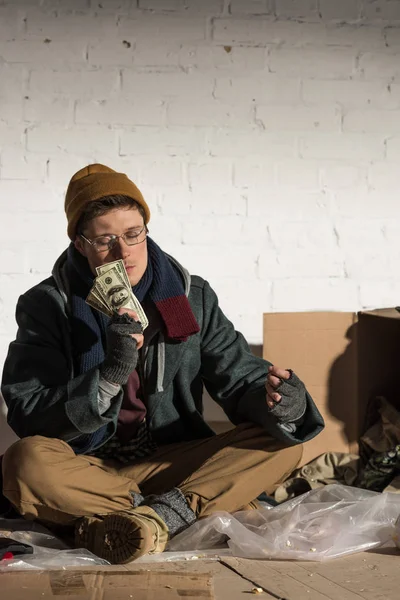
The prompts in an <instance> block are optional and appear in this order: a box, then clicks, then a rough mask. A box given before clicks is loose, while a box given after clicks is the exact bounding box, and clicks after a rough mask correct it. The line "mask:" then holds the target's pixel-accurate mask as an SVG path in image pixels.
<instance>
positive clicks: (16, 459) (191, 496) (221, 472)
mask: <svg viewBox="0 0 400 600" xmlns="http://www.w3.org/2000/svg"><path fill="white" fill-rule="evenodd" d="M301 454H302V448H301V446H294V447H289V448H285V447H284V445H283V444H282V442H279V441H277V440H274V439H272V438H271V437H269V436H267V435H266V433H265V432H264V430H262V429H261V428H259V427H256V426H254V425H252V424H244V425H240V426H238V427H236V428H235V429H233V430H231V431H228V432H226V433H223V434H220V435H217V436H215V437H212V438H207V439H202V440H196V441H193V442H184V443H179V444H172V445H168V446H162V447H160V448H159V449H158V450H157V451H156V452H155V453H154V454H152V455H151V456H149V457H146V458H143V459H140V460H137V461H135V462H134V463H133V464H131V465H128V466H127V465H123V464H122V463H120V462H118V461H114V460H104V459H100V458H95V457H93V456H86V455H76V454H75V453H74V452H73V450H72V449H71V447H70V446H69V445H68V444H67V443H66V442H63V441H61V440H59V439H53V438H45V437H41V436H34V437H28V438H24V439H22V440H20V441H18V442H16V443H15V444H14V445H13V446H11V447H10V448H9V449H8V450H7V452H6V454H5V455H4V458H3V481H4V483H3V488H4V489H3V493H4V495H5V496H6V497H7V498H8V499H9V501H10V502H11V503H12V504H13V505H14V507H15V508H16V509H17V511H18V512H19V513H20V514H21V515H23V516H24V517H25V518H26V519H39V520H41V521H45V522H47V523H54V524H60V525H68V524H70V523H72V522H73V521H74V520H76V519H77V518H79V517H82V516H84V515H87V516H91V515H97V514H100V515H101V514H107V513H112V512H116V511H119V510H126V509H129V508H131V507H132V497H131V495H130V492H131V491H133V492H140V493H142V494H143V495H144V496H147V495H148V494H160V493H162V492H166V491H168V490H170V489H171V488H172V487H179V488H180V489H181V491H182V492H183V494H184V495H185V497H186V499H187V501H188V504H189V506H190V507H191V508H192V510H193V511H194V512H195V513H196V515H197V516H198V517H205V516H208V515H210V514H211V513H213V512H215V511H218V510H224V511H228V512H234V511H236V510H240V509H242V508H245V507H247V505H248V504H249V503H250V502H251V501H253V500H254V499H255V498H257V496H258V495H259V494H260V493H261V492H263V491H266V492H267V493H269V494H270V493H272V492H273V491H274V490H275V488H276V487H277V486H278V485H279V484H280V483H282V482H283V481H284V480H285V479H286V477H287V476H288V475H290V473H291V472H292V471H293V470H294V469H295V468H296V467H297V465H298V463H299V461H300V458H301Z"/></svg>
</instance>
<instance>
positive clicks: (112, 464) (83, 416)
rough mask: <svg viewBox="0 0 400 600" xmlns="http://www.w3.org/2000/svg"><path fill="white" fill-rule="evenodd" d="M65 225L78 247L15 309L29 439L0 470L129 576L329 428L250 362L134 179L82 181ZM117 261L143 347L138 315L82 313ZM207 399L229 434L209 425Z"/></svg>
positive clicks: (20, 426) (266, 481)
mask: <svg viewBox="0 0 400 600" xmlns="http://www.w3.org/2000/svg"><path fill="white" fill-rule="evenodd" d="M65 211H66V216H67V220H68V235H69V237H70V239H71V244H70V245H69V247H68V249H67V250H66V251H65V252H64V253H63V254H62V255H61V256H60V257H59V259H58V260H57V261H56V263H55V266H54V269H53V272H52V276H51V277H49V278H48V279H46V280H45V281H43V282H42V283H40V284H38V285H36V286H35V287H33V288H32V289H31V290H29V291H28V292H26V293H25V294H23V295H22V296H21V297H20V299H19V301H18V305H17V309H16V319H17V323H18V333H17V337H16V340H15V341H14V342H12V343H11V345H10V348H9V353H8V357H7V359H6V363H5V366H4V373H3V381H2V393H3V396H4V399H5V401H6V404H7V406H8V421H9V424H10V425H11V427H12V428H13V429H14V431H15V432H16V433H17V435H18V436H19V437H20V438H21V439H20V440H19V441H18V442H16V443H15V444H14V445H13V446H11V447H10V448H9V449H8V450H7V452H6V454H5V456H4V459H3V494H4V496H5V497H6V498H8V500H9V501H10V502H11V504H12V505H13V506H14V507H15V509H16V510H17V511H18V513H20V514H21V515H22V516H23V517H24V518H26V519H35V520H39V521H41V522H42V523H45V524H46V523H47V524H59V525H71V527H74V535H75V544H76V547H85V548H87V549H89V550H91V551H92V552H94V553H95V554H97V555H98V556H100V557H103V558H104V559H106V560H108V561H110V562H111V563H124V562H128V561H130V560H133V559H135V558H137V557H139V556H140V555H142V554H144V553H147V552H150V553H151V552H160V551H162V550H163V549H164V548H165V546H166V543H167V541H168V539H169V538H171V537H172V536H174V535H176V533H178V532H180V531H182V530H183V529H184V528H186V527H188V526H190V525H191V524H192V523H194V522H195V521H196V519H199V518H203V517H206V516H208V515H211V514H212V513H213V512H215V511H228V512H233V511H237V510H240V509H251V508H254V507H257V500H256V499H257V497H258V496H259V495H260V494H261V493H262V492H263V491H266V492H267V493H272V492H273V491H274V489H275V488H276V487H277V485H279V483H281V482H282V481H283V480H284V479H285V478H286V477H287V476H288V475H289V474H290V473H291V472H292V471H293V469H295V468H296V466H297V465H298V463H299V460H300V457H301V444H302V443H303V442H305V441H307V440H309V439H311V438H312V437H314V436H315V435H317V434H318V433H319V432H320V431H321V429H322V428H323V420H322V417H321V415H320V414H319V412H318V410H317V408H316V407H315V405H314V403H313V401H312V399H311V398H310V396H309V394H308V393H307V391H306V389H305V387H304V384H303V383H302V382H301V381H300V380H299V379H298V377H297V376H296V375H295V373H293V372H292V371H290V370H286V369H281V368H278V367H275V366H272V365H271V364H270V363H268V362H266V361H264V360H262V359H261V358H257V357H255V356H253V355H252V354H251V352H250V350H249V347H248V345H247V343H246V342H245V340H244V338H243V336H242V335H241V334H240V333H238V332H236V331H235V329H234V328H233V326H232V323H230V321H229V320H228V319H227V318H226V317H225V315H224V313H223V312H222V310H221V309H220V308H219V305H218V298H217V296H216V294H215V293H214V291H213V290H212V289H211V287H210V285H209V284H208V283H207V281H205V280H204V279H202V278H201V277H198V276H195V275H192V276H191V275H189V273H188V272H187V271H186V270H185V269H184V268H183V267H182V266H181V265H180V264H179V263H178V261H176V260H175V259H174V258H172V257H171V256H169V255H168V254H166V253H165V252H163V250H162V249H161V248H160V247H159V246H158V245H157V244H156V242H155V241H153V239H152V238H151V237H148V233H149V231H148V227H147V225H148V223H149V220H150V211H149V208H148V206H147V204H146V202H145V200H144V198H143V196H142V194H141V192H140V191H139V190H138V188H137V187H136V186H135V184H134V183H133V182H132V181H130V180H129V179H128V177H127V176H126V175H125V174H122V173H117V172H115V171H113V170H112V169H110V168H108V167H106V166H103V165H99V164H95V165H90V166H87V167H85V168H83V169H82V170H80V171H79V172H78V173H76V174H75V175H74V176H73V177H72V179H71V181H70V183H69V186H68V190H67V193H66V199H65ZM118 260H121V261H123V264H124V266H125V269H126V273H127V276H128V278H129V281H128V280H127V281H128V286H132V291H133V293H134V294H135V296H136V297H137V299H138V300H139V302H140V303H141V305H142V307H143V309H144V312H145V316H147V319H148V321H149V325H148V326H147V327H146V329H145V331H144V332H143V328H142V324H141V322H140V321H139V319H138V315H137V312H135V311H133V310H131V309H124V308H123V307H118V303H117V304H116V306H115V307H114V309H113V312H112V313H111V316H106V315H105V314H103V313H102V312H100V311H98V310H95V309H94V308H92V307H91V306H89V305H88V304H87V303H86V301H85V300H86V298H87V296H88V293H89V290H90V289H91V286H92V285H93V281H94V278H95V276H96V273H97V271H96V267H101V266H102V265H105V264H107V263H110V262H112V261H118ZM129 293H131V292H129ZM249 301H250V299H249ZM203 385H204V386H205V387H206V389H207V391H208V392H209V394H210V395H211V397H212V398H213V399H214V400H215V401H216V402H217V403H218V404H219V405H220V406H222V408H223V409H224V411H225V413H226V414H227V416H228V418H229V419H230V421H231V422H232V423H233V424H234V425H235V428H233V429H232V430H230V431H228V432H226V433H223V434H221V435H215V434H214V432H213V431H212V430H211V428H210V427H209V426H208V425H207V424H206V422H205V421H204V419H203V417H202V393H203Z"/></svg>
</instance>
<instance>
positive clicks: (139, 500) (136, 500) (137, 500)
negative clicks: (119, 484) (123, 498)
mask: <svg viewBox="0 0 400 600" xmlns="http://www.w3.org/2000/svg"><path fill="white" fill-rule="evenodd" d="M129 493H130V495H131V496H132V502H133V508H137V507H138V506H139V505H140V504H141V503H142V502H143V500H144V498H143V496H142V494H138V493H137V492H129Z"/></svg>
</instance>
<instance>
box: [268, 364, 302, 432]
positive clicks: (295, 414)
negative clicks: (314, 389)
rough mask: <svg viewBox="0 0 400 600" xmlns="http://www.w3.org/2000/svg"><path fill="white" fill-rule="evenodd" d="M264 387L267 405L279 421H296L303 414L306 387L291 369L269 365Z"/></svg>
mask: <svg viewBox="0 0 400 600" xmlns="http://www.w3.org/2000/svg"><path fill="white" fill-rule="evenodd" d="M265 389H266V392H267V406H268V408H269V410H270V412H271V413H272V414H273V415H275V417H276V418H277V419H278V420H279V421H280V422H281V423H290V422H294V421H297V420H298V419H300V418H301V417H302V416H303V415H304V413H305V411H306V406H307V401H306V388H305V386H304V383H303V382H302V381H300V379H299V378H298V377H297V376H296V375H295V374H294V373H293V371H289V370H288V369H281V368H280V367H276V366H270V367H269V368H268V375H267V381H266V382H265Z"/></svg>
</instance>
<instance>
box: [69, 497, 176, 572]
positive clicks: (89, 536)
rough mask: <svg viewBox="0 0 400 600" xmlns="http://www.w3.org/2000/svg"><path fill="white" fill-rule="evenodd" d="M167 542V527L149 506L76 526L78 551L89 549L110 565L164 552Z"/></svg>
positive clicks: (78, 523)
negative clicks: (79, 549)
mask: <svg viewBox="0 0 400 600" xmlns="http://www.w3.org/2000/svg"><path fill="white" fill-rule="evenodd" d="M167 541H168V527H167V525H166V524H165V522H164V521H163V520H162V519H161V517H160V516H159V515H158V514H157V513H156V512H155V511H154V510H153V509H152V508H150V507H149V506H139V507H137V508H132V509H130V510H129V511H121V512H117V513H110V514H109V515H105V516H103V517H83V518H82V519H79V521H78V522H77V523H76V525H75V547H76V548H86V549H87V550H90V551H91V552H93V554H96V555H97V556H99V557H100V558H104V559H105V560H107V561H108V562H110V563H111V564H123V563H127V562H130V561H132V560H135V559H136V558H139V556H142V555H143V554H154V553H155V552H163V550H164V549H165V546H166V545H167Z"/></svg>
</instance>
